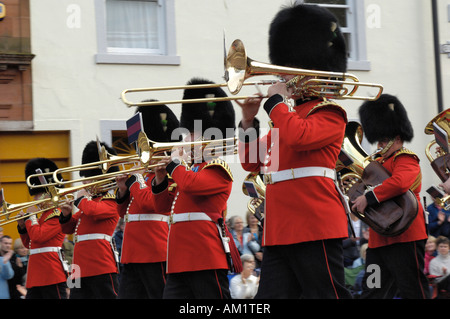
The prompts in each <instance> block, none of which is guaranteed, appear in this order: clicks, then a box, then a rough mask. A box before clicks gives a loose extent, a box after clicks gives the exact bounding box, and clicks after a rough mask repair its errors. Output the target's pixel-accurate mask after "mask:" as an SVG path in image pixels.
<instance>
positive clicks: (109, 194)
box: [101, 192, 116, 200]
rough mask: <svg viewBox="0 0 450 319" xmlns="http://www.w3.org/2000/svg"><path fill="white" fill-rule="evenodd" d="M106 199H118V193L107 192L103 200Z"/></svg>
mask: <svg viewBox="0 0 450 319" xmlns="http://www.w3.org/2000/svg"><path fill="white" fill-rule="evenodd" d="M104 199H113V200H116V194H115V193H111V192H107V193H106V194H105V195H104V196H102V199H101V200H104Z"/></svg>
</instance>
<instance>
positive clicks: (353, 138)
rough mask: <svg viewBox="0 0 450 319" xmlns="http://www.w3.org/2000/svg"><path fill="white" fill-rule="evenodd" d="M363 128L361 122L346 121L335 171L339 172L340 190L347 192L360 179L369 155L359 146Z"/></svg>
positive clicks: (369, 157) (368, 160)
mask: <svg viewBox="0 0 450 319" xmlns="http://www.w3.org/2000/svg"><path fill="white" fill-rule="evenodd" d="M362 139H363V130H362V127H361V124H359V123H358V122H355V121H350V122H348V123H347V126H346V128H345V136H344V141H343V143H342V147H341V154H340V155H339V158H338V161H337V163H336V171H337V172H339V173H340V180H341V184H342V185H341V186H342V188H343V189H342V191H343V192H344V194H347V193H348V191H349V189H350V188H351V187H352V186H353V185H354V184H356V183H357V182H359V181H361V176H362V174H363V172H364V168H365V167H366V166H367V165H368V164H369V162H370V159H371V157H372V156H373V155H372V156H370V155H369V154H367V152H366V151H365V150H364V149H363V147H362V146H361V142H362Z"/></svg>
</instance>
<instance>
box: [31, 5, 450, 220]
mask: <svg viewBox="0 0 450 319" xmlns="http://www.w3.org/2000/svg"><path fill="white" fill-rule="evenodd" d="M356 1H363V0H356ZM291 2H292V1H291V0H286V1H284V0H245V1H242V0H175V15H176V17H175V24H176V25H175V27H176V38H177V40H176V46H177V55H179V56H180V58H181V64H180V65H178V66H166V65H125V64H121V65H117V64H96V63H95V60H94V57H95V54H96V53H97V39H96V23H95V7H94V1H92V0H31V1H30V6H31V8H30V10H31V36H32V43H31V44H32V53H33V54H35V55H36V57H35V58H34V59H33V61H32V63H33V69H32V70H33V109H34V124H35V129H36V130H65V129H68V130H70V131H71V152H72V164H74V165H75V164H78V163H79V162H80V160H81V152H82V150H83V147H84V145H85V144H86V143H87V142H88V141H90V140H92V139H95V138H96V136H99V137H100V138H101V139H102V140H104V141H107V142H108V140H109V139H110V136H109V129H108V128H112V127H119V128H120V127H125V120H126V119H128V118H129V117H130V116H131V115H132V114H134V109H129V108H127V107H126V106H125V104H123V103H122V101H121V100H120V99H119V98H120V93H121V92H122V90H124V89H127V88H136V87H153V86H168V85H182V84H184V83H186V82H187V81H188V80H189V79H190V78H191V77H193V76H202V77H205V78H207V79H210V80H212V81H215V82H217V83H222V82H223V79H222V76H223V32H224V30H225V33H226V40H227V48H228V47H229V45H230V44H231V42H232V41H233V40H234V39H236V38H239V39H241V40H242V41H243V42H244V44H245V46H246V49H247V54H248V56H249V57H250V58H252V59H254V60H257V61H261V62H268V48H267V33H268V27H269V23H270V21H271V19H272V18H273V16H274V14H275V13H276V12H277V11H278V9H279V7H280V6H281V5H283V4H286V3H291ZM364 2H365V11H366V17H367V19H368V20H367V21H368V22H369V23H368V24H367V25H366V30H365V32H366V40H367V58H368V60H369V61H370V63H371V70H370V71H352V70H349V72H351V73H354V74H356V75H357V76H358V77H359V78H360V80H361V81H362V82H376V83H382V84H383V85H384V87H385V92H386V93H390V94H395V95H397V96H398V97H399V98H400V100H401V101H402V102H403V104H404V105H405V106H406V108H407V109H408V112H409V116H410V119H411V121H412V124H413V126H414V129H415V138H414V141H413V142H412V143H411V144H409V145H406V146H407V147H408V148H410V149H411V150H413V151H414V152H416V153H417V154H418V155H419V157H420V158H421V160H422V162H421V164H422V169H423V173H424V174H423V176H424V180H423V195H425V190H426V188H428V187H429V186H430V185H431V184H436V183H437V182H438V181H437V177H436V175H435V174H434V172H433V171H432V170H431V168H430V165H429V162H428V160H427V159H426V157H425V155H424V149H425V146H426V144H427V143H428V142H429V141H430V140H432V138H431V137H430V136H426V135H425V134H424V133H423V130H424V127H425V125H426V124H427V123H428V121H429V120H431V118H433V117H434V116H435V115H436V113H437V105H436V93H435V77H434V54H433V34H432V19H431V17H432V16H431V4H430V1H423V0H396V1H388V0H365V1H364ZM71 5H76V6H78V7H79V9H80V12H79V18H80V20H79V27H75V28H73V27H69V26H68V24H67V22H68V18H69V16H70V14H71V13H70V12H68V11H67V10H68V8H69V7H70V6H71ZM438 5H439V19H440V42H441V43H446V42H447V41H450V23H449V22H448V20H449V17H448V13H447V10H448V9H447V7H448V6H450V0H440V1H438ZM374 19H375V20H374ZM441 60H442V75H443V76H442V80H443V86H444V92H445V95H444V101H445V102H446V103H447V104H446V106H444V108H448V107H450V105H449V103H450V90H449V86H450V59H449V58H447V56H446V55H441ZM255 80H256V78H255ZM253 92H254V90H248V89H244V90H243V91H242V93H243V94H248V93H253ZM181 97H182V92H181V91H173V92H170V94H169V93H158V94H153V95H151V96H150V95H149V96H146V98H156V99H159V100H163V99H180V98H181ZM130 99H132V97H131V96H130ZM140 99H141V97H140V96H139V97H137V98H136V101H138V100H140ZM360 103H361V102H360V101H342V103H341V104H342V105H343V106H344V107H345V108H346V109H347V110H348V115H349V118H357V109H358V106H359V105H360ZM172 107H173V110H174V112H175V113H176V114H177V115H179V113H180V109H181V108H180V106H179V105H173V106H172ZM235 110H236V115H237V121H239V120H240V109H239V106H237V104H235ZM259 118H260V120H261V122H262V124H263V125H264V126H266V123H267V120H268V119H267V116H266V115H265V114H264V112H263V111H261V112H260V115H259ZM230 166H231V168H232V171H233V173H234V176H235V183H234V186H233V192H232V195H231V199H230V201H229V212H228V216H231V215H234V214H239V215H244V214H245V211H246V203H247V201H248V197H246V196H244V195H243V194H242V182H243V179H244V178H245V176H246V175H247V173H246V172H244V171H243V170H242V169H241V167H240V164H239V163H238V162H237V159H234V160H232V163H231V164H230Z"/></svg>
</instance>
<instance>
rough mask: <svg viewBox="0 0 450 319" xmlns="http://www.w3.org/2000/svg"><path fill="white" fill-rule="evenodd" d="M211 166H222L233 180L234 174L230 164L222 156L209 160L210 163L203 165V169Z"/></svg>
mask: <svg viewBox="0 0 450 319" xmlns="http://www.w3.org/2000/svg"><path fill="white" fill-rule="evenodd" d="M211 166H220V167H222V168H223V169H224V170H225V171H226V172H227V174H228V176H229V177H230V179H231V181H233V174H232V173H231V169H230V166H228V164H227V163H226V162H225V161H224V160H222V159H220V158H216V159H213V160H212V161H211V162H209V163H208V164H206V165H205V166H203V168H202V169H205V168H207V167H211Z"/></svg>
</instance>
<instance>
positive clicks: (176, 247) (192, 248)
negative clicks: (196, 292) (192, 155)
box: [155, 162, 233, 274]
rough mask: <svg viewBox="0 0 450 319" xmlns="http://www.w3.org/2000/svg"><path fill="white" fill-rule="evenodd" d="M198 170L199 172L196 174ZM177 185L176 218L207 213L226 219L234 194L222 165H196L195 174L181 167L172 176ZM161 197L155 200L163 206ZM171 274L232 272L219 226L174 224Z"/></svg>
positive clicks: (170, 242) (169, 261) (170, 245)
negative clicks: (220, 270) (186, 214)
mask: <svg viewBox="0 0 450 319" xmlns="http://www.w3.org/2000/svg"><path fill="white" fill-rule="evenodd" d="M197 169H198V171H197V172H195V171H196V170H197ZM171 175H172V178H173V180H174V181H175V183H176V184H177V196H176V198H175V200H174V206H173V214H174V215H175V214H180V213H188V212H203V213H207V214H211V215H214V214H216V215H217V214H219V215H220V216H223V213H224V211H225V210H226V208H227V200H228V198H229V196H230V193H231V186H232V181H233V180H232V177H231V175H230V173H229V172H228V171H227V170H226V169H225V168H224V167H222V166H220V165H208V163H206V162H205V163H202V164H195V165H194V166H193V167H192V169H191V170H189V169H187V168H186V167H185V166H183V165H178V166H177V167H176V168H175V169H174V170H173V172H172V174H171ZM158 196H159V195H156V198H155V200H156V201H157V202H159V197H158ZM166 262H167V273H169V274H170V273H178V272H187V271H198V270H206V269H228V262H227V258H226V255H225V252H224V248H223V244H222V240H221V239H220V237H219V231H218V228H217V226H216V224H215V223H213V222H210V221H188V222H177V223H175V224H171V226H170V229H169V239H168V251H167V261H166Z"/></svg>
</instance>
